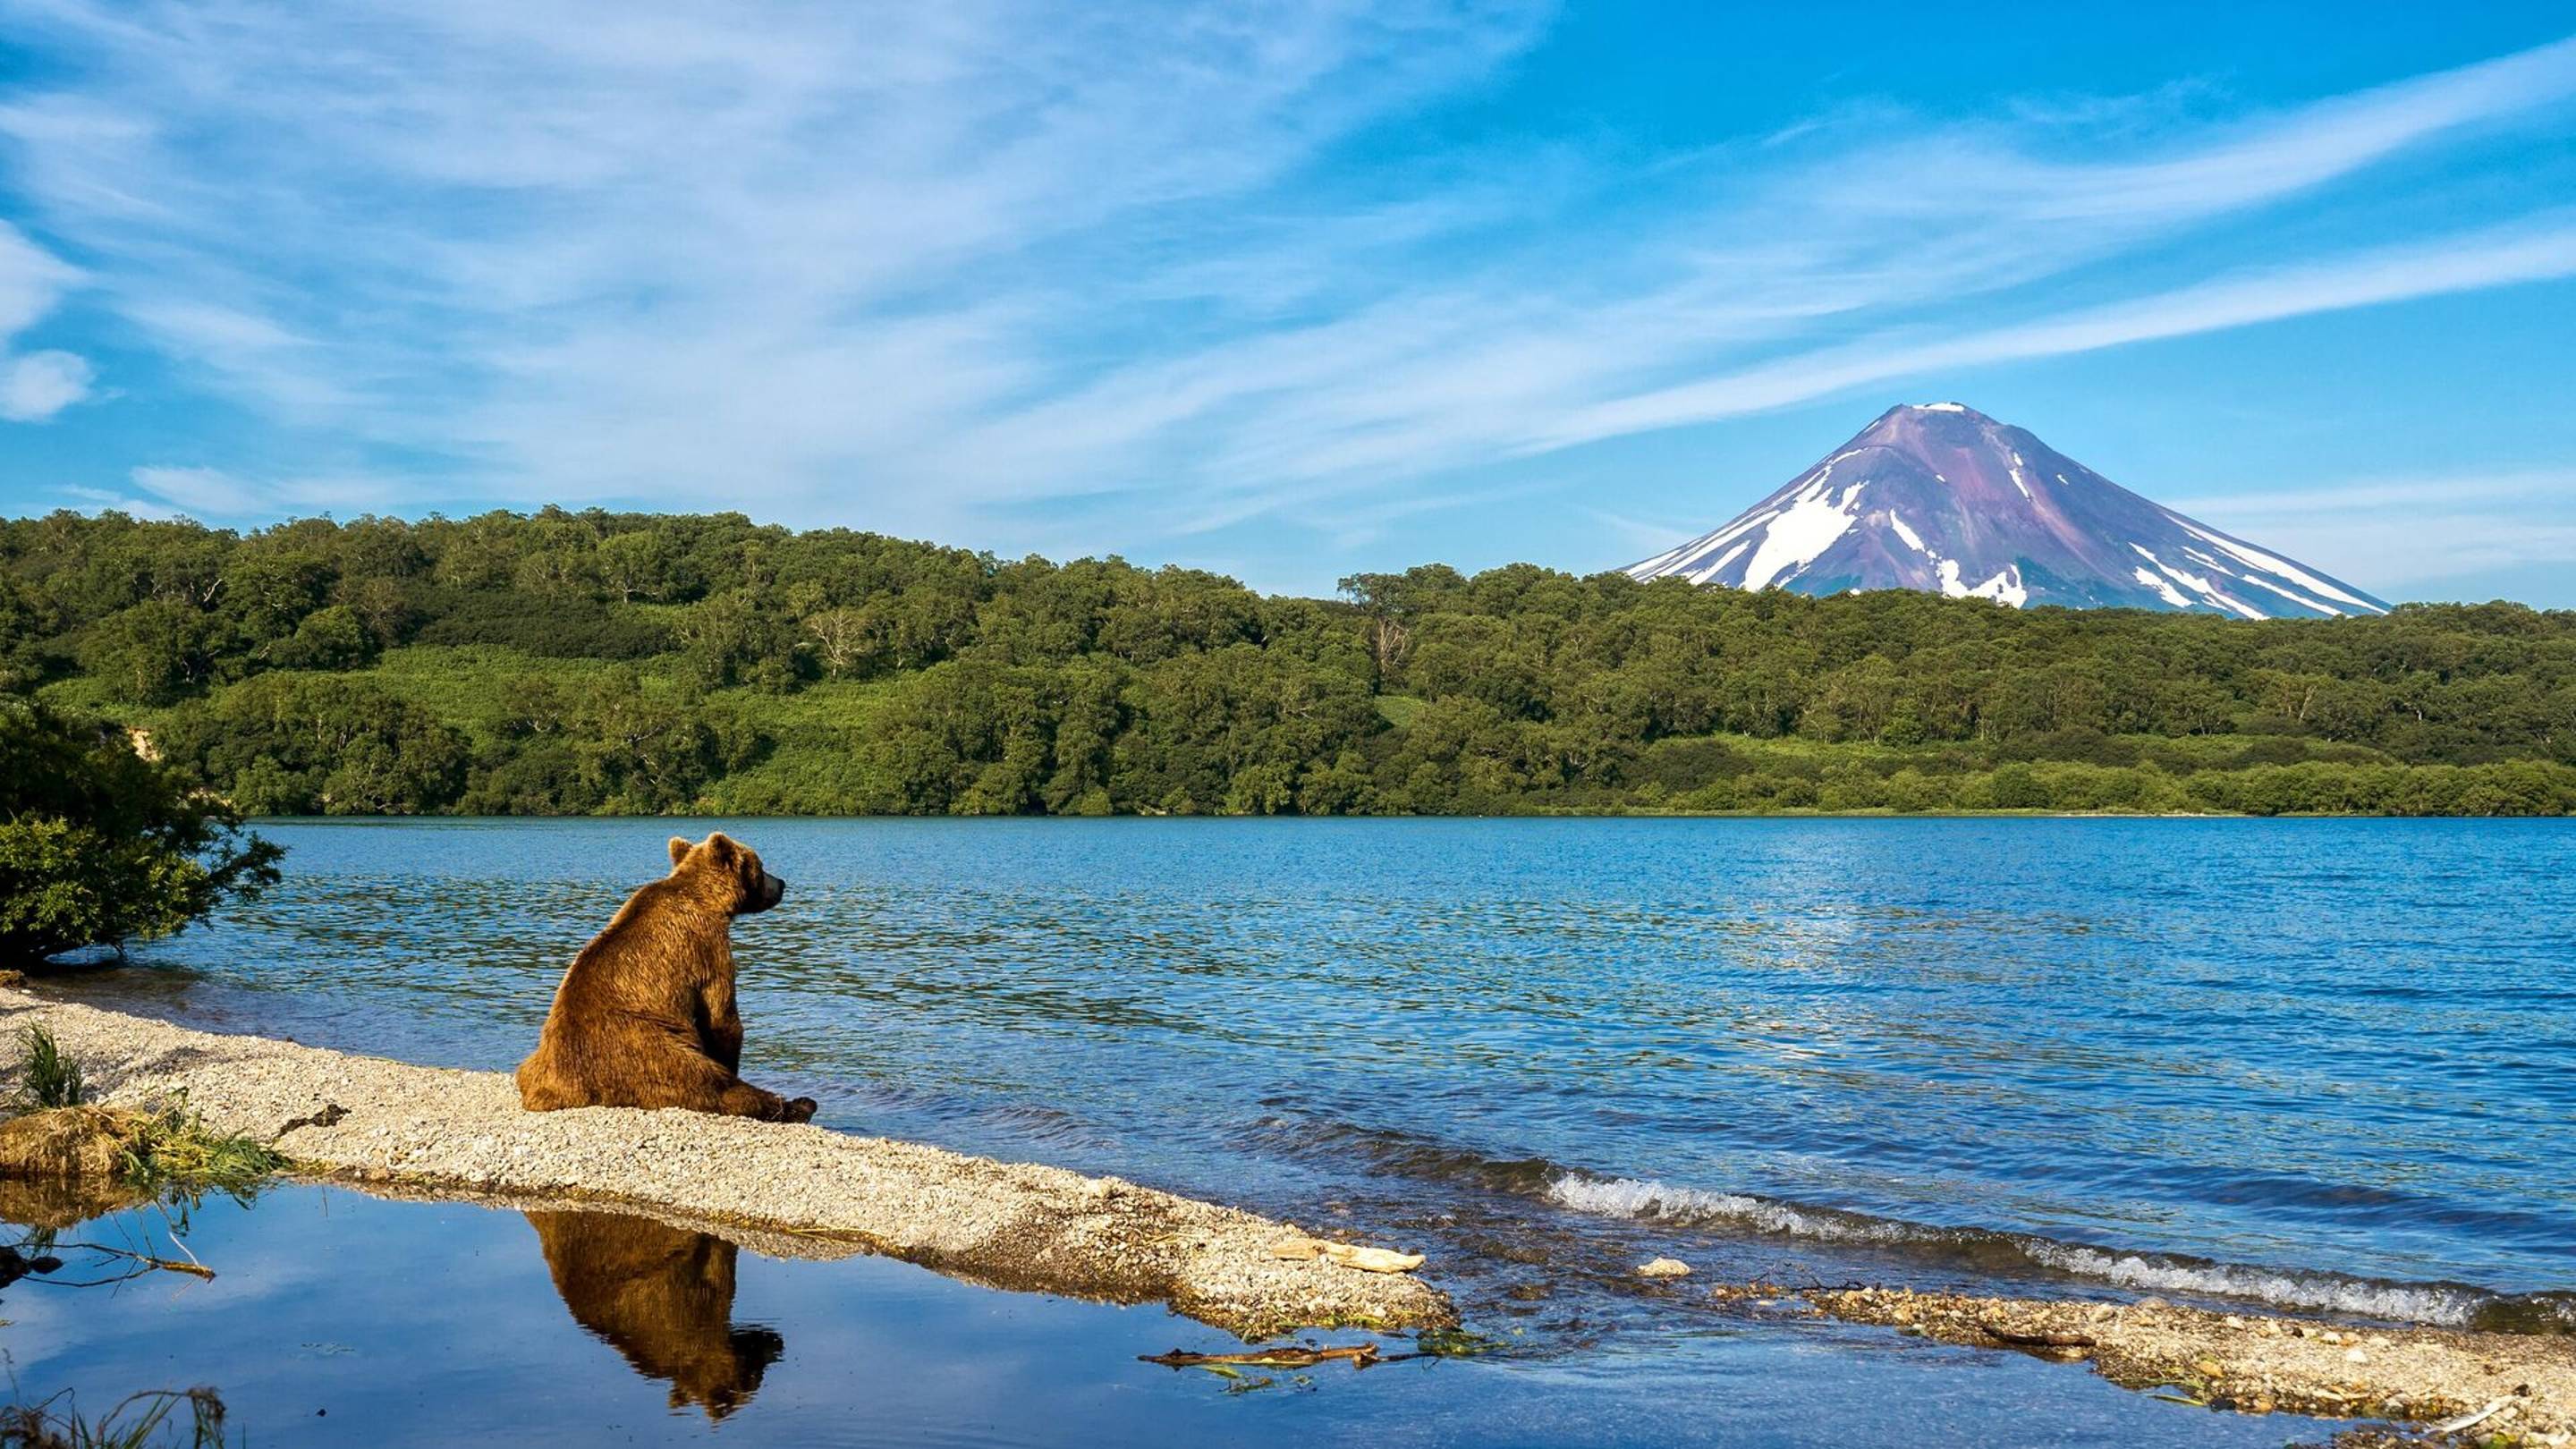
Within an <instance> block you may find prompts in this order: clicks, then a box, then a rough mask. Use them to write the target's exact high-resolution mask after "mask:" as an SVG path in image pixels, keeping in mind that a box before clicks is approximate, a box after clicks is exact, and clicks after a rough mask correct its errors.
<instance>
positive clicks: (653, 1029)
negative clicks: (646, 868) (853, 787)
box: [519, 833, 814, 1122]
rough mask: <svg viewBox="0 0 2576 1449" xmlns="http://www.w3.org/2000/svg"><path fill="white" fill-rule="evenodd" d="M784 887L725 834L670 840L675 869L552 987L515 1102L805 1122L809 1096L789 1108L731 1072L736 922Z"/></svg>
mask: <svg viewBox="0 0 2576 1449" xmlns="http://www.w3.org/2000/svg"><path fill="white" fill-rule="evenodd" d="M786 891H787V883H786V882H785V881H782V880H780V879H779V878H778V877H776V876H774V875H771V874H770V873H769V872H768V871H766V870H764V869H762V868H761V864H760V857H759V856H757V855H755V854H753V853H752V852H751V851H749V850H747V849H745V848H744V847H742V846H740V845H737V844H735V843H734V842H733V841H732V840H730V839H728V838H726V837H725V836H724V835H723V834H722V833H718V834H714V835H710V836H708V837H707V838H706V839H705V840H704V841H702V842H700V843H699V844H697V845H691V844H689V842H687V841H685V840H682V839H679V838H678V837H676V836H675V837H673V838H672V841H671V873H670V874H669V875H667V876H665V877H663V878H662V879H660V880H657V881H655V882H653V883H652V884H651V885H648V886H646V887H644V888H643V889H642V890H639V891H637V892H636V893H635V894H634V895H632V896H630V897H628V898H627V901H626V904H625V906H624V907H623V908H621V909H620V910H619V911H618V912H617V916H616V919H614V920H612V921H610V922H609V923H608V929H607V930H604V931H602V932H600V933H599V934H598V935H597V936H595V937H593V938H592V939H591V943H590V944H589V945H587V946H584V947H582V948H581V954H580V955H578V956H575V957H574V958H573V959H572V969H571V970H569V971H566V972H565V973H564V978H563V984H562V985H561V986H558V987H556V988H555V1004H554V1009H553V1010H552V1011H550V1012H548V1013H547V1014H546V1025H545V1030H544V1031H543V1032H541V1033H540V1034H539V1035H538V1037H537V1049H536V1051H535V1052H534V1053H532V1054H531V1055H530V1056H529V1057H528V1059H527V1060H526V1061H524V1062H521V1063H520V1064H519V1101H520V1104H521V1105H523V1106H525V1107H526V1108H527V1109H528V1110H529V1111H531V1112H551V1111H554V1110H556V1109H558V1108H563V1107H685V1108H687V1109H689V1110H690V1111H693V1112H721V1113H724V1114H725V1115H727V1116H731V1117H757V1118H759V1119H761V1120H762V1121H764V1122H803V1121H806V1120H807V1119H809V1118H811V1117H812V1116H813V1115H814V1099H813V1098H811V1097H798V1098H797V1099H796V1100H794V1101H792V1102H791V1101H788V1100H786V1099H785V1098H782V1097H780V1096H779V1095H778V1094H777V1093H775V1092H764V1091H762V1090H761V1089H760V1088H758V1087H755V1086H752V1085H751V1084H750V1083H748V1082H745V1081H744V1080H743V1079H742V1078H741V1077H739V1076H736V1075H735V1073H736V1072H737V1071H738V1070H739V1069H740V1067H741V1065H742V1017H741V1015H740V1014H739V1013H738V1012H737V1011H736V1010H735V1008H734V994H733V939H732V927H733V918H734V917H736V916H739V915H745V914H748V913H750V912H752V911H765V910H768V909H769V908H770V907H771V906H774V905H776V904H778V901H779V897H781V896H783V895H784V894H786Z"/></svg>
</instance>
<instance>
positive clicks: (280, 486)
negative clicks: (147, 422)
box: [71, 464, 401, 523]
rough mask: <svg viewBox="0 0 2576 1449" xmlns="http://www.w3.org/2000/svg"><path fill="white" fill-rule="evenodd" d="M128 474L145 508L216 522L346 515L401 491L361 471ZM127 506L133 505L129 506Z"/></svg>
mask: <svg viewBox="0 0 2576 1449" xmlns="http://www.w3.org/2000/svg"><path fill="white" fill-rule="evenodd" d="M127 476H128V477H129V478H130V480H131V481H132V482H133V484H134V486H135V487H136V488H139V489H141V490H142V491H143V493H144V494H145V495H147V497H146V500H145V501H144V504H143V506H144V507H145V508H147V509H150V510H154V511H155V512H156V513H163V514H185V515H187V516H188V517H190V518H194V519H198V520H200V521H202V522H216V523H233V522H250V521H257V520H261V519H265V518H272V517H275V516H277V515H279V514H281V513H306V512H323V513H331V514H335V515H337V516H340V517H344V518H345V517H348V516H351V515H353V514H358V513H365V512H370V511H377V510H383V509H386V508H390V507H391V506H393V505H394V504H395V503H396V502H397V501H398V500H399V498H400V493H401V490H400V489H399V488H397V487H396V486H395V485H394V484H393V483H392V482H391V481H390V480H388V479H385V478H381V477H373V476H369V475H366V474H362V473H326V474H314V475H309V476H297V477H288V478H269V479H250V478H241V477H237V476H235V475H233V474H231V473H227V472H225V471H224V470H222V469H220V468H206V467H175V466H171V465H167V464H155V465H149V466H145V467H140V468H136V469H134V470H133V471H132V472H131V473H130V474H128V475H127ZM71 491H72V492H74V493H76V494H78V495H80V496H83V497H91V498H96V499H100V500H105V499H107V498H108V497H109V495H107V494H104V493H99V492H96V491H95V490H83V489H74V490H71ZM128 502H129V503H130V502H131V500H129V501H128ZM116 506H120V507H123V506H127V505H126V504H119V505H116ZM128 511H129V512H131V511H133V509H132V508H131V507H128Z"/></svg>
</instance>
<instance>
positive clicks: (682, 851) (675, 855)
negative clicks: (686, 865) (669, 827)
mask: <svg viewBox="0 0 2576 1449" xmlns="http://www.w3.org/2000/svg"><path fill="white" fill-rule="evenodd" d="M688 858H689V841H688V837H686V836H682V835H674V836H672V837H671V864H672V865H673V866H674V867H677V866H678V865H679V863H680V862H681V861H684V860H686V859H688Z"/></svg>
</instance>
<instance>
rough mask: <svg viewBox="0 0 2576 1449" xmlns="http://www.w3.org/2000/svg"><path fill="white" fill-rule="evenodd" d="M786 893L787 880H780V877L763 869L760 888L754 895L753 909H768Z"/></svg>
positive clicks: (752, 899)
mask: <svg viewBox="0 0 2576 1449" xmlns="http://www.w3.org/2000/svg"><path fill="white" fill-rule="evenodd" d="M786 894H787V882H785V881H783V880H780V879H779V878H778V877H776V876H774V875H771V874H770V873H769V872H767V871H762V872H761V873H760V889H759V890H758V891H756V892H754V893H753V895H752V898H751V909H752V910H755V911H765V910H768V909H769V908H770V907H771V906H774V905H776V904H778V902H779V901H780V900H781V899H782V898H784V897H785V896H786Z"/></svg>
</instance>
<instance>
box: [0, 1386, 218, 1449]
mask: <svg viewBox="0 0 2576 1449" xmlns="http://www.w3.org/2000/svg"><path fill="white" fill-rule="evenodd" d="M58 1399H59V1400H62V1401H63V1406H62V1407H61V1408H56V1407H55V1403H56V1400H58ZM183 1404H184V1405H186V1406H187V1410H188V1417H187V1418H186V1419H184V1420H179V1421H175V1422H174V1421H173V1420H172V1417H171V1416H172V1415H174V1414H175V1413H177V1412H178V1410H179V1407H180V1406H181V1405H183ZM223 1442H224V1401H223V1400H222V1399H220V1398H218V1397H216V1395H215V1391H214V1390H213V1389H209V1388H194V1389H188V1390H186V1391H184V1392H183V1391H181V1390H178V1389H153V1390H149V1391H147V1392H144V1393H140V1394H135V1395H132V1396H130V1397H128V1398H127V1399H126V1400H125V1401H124V1402H122V1403H120V1404H118V1405H117V1406H116V1407H115V1408H113V1409H110V1410H108V1411H107V1412H106V1413H105V1414H102V1415H100V1416H99V1417H98V1418H97V1419H95V1420H89V1419H83V1418H82V1417H81V1416H80V1413H79V1410H78V1409H77V1407H75V1406H74V1405H72V1404H71V1403H70V1402H69V1399H68V1396H67V1395H60V1394H58V1395H56V1396H55V1397H54V1398H52V1399H47V1400H45V1401H44V1402H42V1403H37V1404H11V1405H9V1406H8V1407H6V1408H0V1449H146V1446H148V1445H160V1444H172V1445H187V1446H189V1449H216V1446H220V1445H221V1444H222V1443H223Z"/></svg>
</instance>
